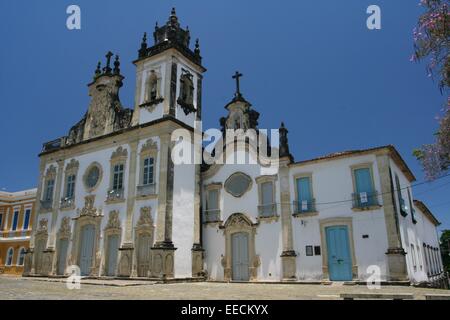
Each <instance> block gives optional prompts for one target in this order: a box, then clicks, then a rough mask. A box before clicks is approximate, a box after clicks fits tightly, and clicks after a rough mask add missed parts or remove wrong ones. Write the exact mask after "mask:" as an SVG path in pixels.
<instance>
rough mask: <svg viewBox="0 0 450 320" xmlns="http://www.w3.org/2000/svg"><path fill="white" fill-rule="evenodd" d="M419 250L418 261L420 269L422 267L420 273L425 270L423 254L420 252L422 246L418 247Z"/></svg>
mask: <svg viewBox="0 0 450 320" xmlns="http://www.w3.org/2000/svg"><path fill="white" fill-rule="evenodd" d="M416 248H417V260H419V267H420V271H422V270H423V256H422V253H421V252H420V246H418V245H417V246H416Z"/></svg>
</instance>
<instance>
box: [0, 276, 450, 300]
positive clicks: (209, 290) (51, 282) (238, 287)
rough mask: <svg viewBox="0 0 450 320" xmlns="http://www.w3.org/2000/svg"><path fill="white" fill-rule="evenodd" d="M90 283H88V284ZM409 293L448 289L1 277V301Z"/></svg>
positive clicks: (305, 297)
mask: <svg viewBox="0 0 450 320" xmlns="http://www.w3.org/2000/svg"><path fill="white" fill-rule="evenodd" d="M88 283H90V284H88ZM374 291H376V292H377V293H378V292H381V293H411V294H414V296H415V299H424V294H428V293H432V294H442V293H443V294H449V293H450V291H448V290H437V289H422V288H414V287H402V286H386V287H382V288H381V289H380V290H369V289H367V288H366V287H365V286H359V285H342V284H332V285H312V284H243V283H212V282H197V283H173V284H157V283H154V282H146V281H119V280H114V281H113V282H107V281H95V280H90V281H87V280H86V283H83V281H82V283H81V289H80V290H68V289H67V287H66V284H65V283H64V282H63V281H62V280H61V279H58V280H56V279H42V278H39V279H36V278H20V277H11V276H0V300H6V299H32V300H36V299H57V300H60V299H83V300H86V299H134V300H138V299H145V300H153V299H160V300H179V299H194V300H206V299H224V300H251V299H261V300H271V299H280V300H287V299H298V300H309V299H339V294H340V293H363V292H370V293H373V292H374Z"/></svg>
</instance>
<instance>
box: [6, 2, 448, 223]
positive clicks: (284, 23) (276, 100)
mask: <svg viewBox="0 0 450 320" xmlns="http://www.w3.org/2000/svg"><path fill="white" fill-rule="evenodd" d="M418 2H419V0H408V1H392V0H391V1H381V0H370V1H366V0H345V1H344V0H341V1H336V0H322V1H320V2H319V1H262V0H260V1H258V2H256V1H242V0H240V1H238V0H227V1H208V0H191V1H163V0H159V1H157V0H152V1H148V0H130V1H118V0H114V1H113V0H109V1H86V0H71V1H63V0H58V1H50V0H46V1H44V0H42V1H19V0H14V1H12V0H3V1H1V2H0V39H1V46H0V97H1V102H0V108H1V117H0V136H1V137H2V138H1V141H2V142H1V147H2V156H1V157H0V168H1V169H0V189H1V190H7V191H15V190H20V189H25V188H30V187H34V186H35V185H36V184H37V178H38V157H37V155H38V153H39V152H40V149H41V146H42V143H43V142H45V141H49V140H53V139H55V138H57V137H60V136H63V135H66V134H67V132H68V130H69V128H70V127H71V126H72V125H73V124H75V123H76V122H77V121H78V120H79V119H80V118H81V117H82V115H83V114H84V112H85V111H86V109H87V107H88V103H89V97H88V95H87V86H86V85H87V83H88V82H89V81H90V80H91V79H92V75H93V72H94V69H95V66H96V63H97V61H99V60H102V61H103V60H104V55H105V53H106V52H107V51H108V50H111V51H113V52H114V53H118V54H119V55H120V57H121V61H122V73H123V74H124V76H125V77H126V79H125V82H124V87H123V88H122V90H121V100H122V103H123V104H124V105H125V106H128V107H132V105H133V97H134V89H135V70H134V66H133V64H132V63H131V61H133V60H134V59H136V58H137V50H138V49H139V46H140V42H141V38H142V34H143V32H144V31H147V32H149V33H151V32H152V31H153V28H154V25H155V22H156V21H158V22H159V23H160V25H161V24H163V23H165V22H166V21H167V18H168V15H169V12H170V9H171V7H172V6H176V8H177V14H178V17H179V19H180V22H181V23H182V25H183V26H186V25H189V28H190V30H191V36H192V38H193V39H195V38H196V37H199V38H200V43H201V50H202V56H203V62H204V65H205V67H206V68H208V72H207V73H206V74H205V80H204V91H203V101H204V103H203V105H204V107H203V108H204V114H203V115H204V118H203V119H204V128H208V127H216V126H218V121H219V118H220V117H221V116H223V115H225V110H224V109H223V107H224V105H225V104H226V103H227V102H229V100H230V99H231V98H232V96H233V92H234V83H233V81H232V79H231V75H232V74H233V73H234V71H236V70H240V71H241V72H242V73H243V74H244V77H243V78H242V81H241V90H242V92H243V93H244V96H245V97H246V98H247V100H249V101H250V102H252V104H253V106H254V107H255V109H256V110H258V111H259V112H260V113H261V118H260V127H262V128H277V127H278V126H279V124H280V122H281V121H285V123H286V126H287V127H288V129H289V130H290V136H289V137H290V145H291V149H292V150H291V152H292V153H293V154H294V156H295V158H296V160H301V159H310V158H314V157H317V156H321V155H324V154H328V153H331V152H336V151H343V150H349V149H360V148H369V147H374V146H379V145H385V144H393V145H395V146H396V147H397V149H398V150H399V151H400V153H401V154H402V156H403V157H404V159H405V160H406V162H407V163H408V165H409V166H410V168H411V169H412V170H413V172H414V173H415V175H416V176H417V180H418V181H419V182H420V181H422V180H423V173H422V170H421V168H420V165H419V164H418V162H417V161H416V159H415V158H414V157H413V156H412V150H413V149H414V148H416V147H418V146H420V145H422V144H424V143H430V142H432V140H433V137H432V134H433V133H434V132H435V131H436V129H437V123H436V120H435V117H436V116H437V115H438V114H439V111H440V109H441V107H442V105H443V103H444V102H445V97H443V96H442V95H441V94H440V92H439V90H438V88H437V84H436V83H435V82H433V81H432V80H431V79H430V78H428V77H427V75H426V72H425V65H423V64H416V63H411V62H410V61H409V58H410V56H411V54H412V51H413V44H412V29H413V27H414V26H415V24H416V22H417V18H418V16H419V15H420V13H421V8H420V7H419V6H418ZM70 4H77V5H79V6H80V7H81V13H82V30H79V31H69V30H68V29H67V28H66V18H67V14H66V8H67V6H69V5H70ZM371 4H377V5H379V6H380V7H381V10H382V30H379V31H369V30H368V29H367V27H366V19H367V16H368V15H367V14H366V8H367V7H368V6H369V5H371ZM150 38H151V37H150ZM414 195H415V197H416V198H418V199H421V200H423V201H424V202H425V203H426V204H427V205H428V206H429V207H430V209H431V210H432V211H433V212H434V214H435V215H436V216H437V217H438V219H439V220H441V221H442V226H441V229H443V228H450V217H449V215H448V212H449V211H450V202H449V201H450V178H444V179H441V180H439V181H436V182H434V183H430V184H425V185H422V186H419V187H417V188H415V190H414Z"/></svg>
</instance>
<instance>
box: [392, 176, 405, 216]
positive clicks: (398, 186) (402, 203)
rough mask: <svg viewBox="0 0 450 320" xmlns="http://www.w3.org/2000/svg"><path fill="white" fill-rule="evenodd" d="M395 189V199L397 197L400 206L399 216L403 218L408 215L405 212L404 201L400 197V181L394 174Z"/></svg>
mask: <svg viewBox="0 0 450 320" xmlns="http://www.w3.org/2000/svg"><path fill="white" fill-rule="evenodd" d="M395 188H396V190H397V197H398V203H399V204H400V214H401V215H402V216H404V217H406V216H407V215H408V213H407V212H406V203H405V199H403V196H402V188H401V186H400V179H399V178H398V175H397V174H395Z"/></svg>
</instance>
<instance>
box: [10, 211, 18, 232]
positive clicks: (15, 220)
mask: <svg viewBox="0 0 450 320" xmlns="http://www.w3.org/2000/svg"><path fill="white" fill-rule="evenodd" d="M18 222H19V211H14V216H13V223H12V228H11V230H12V231H15V230H17V223H18Z"/></svg>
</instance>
